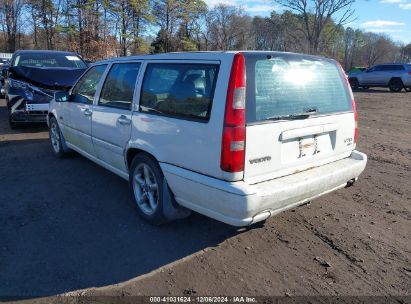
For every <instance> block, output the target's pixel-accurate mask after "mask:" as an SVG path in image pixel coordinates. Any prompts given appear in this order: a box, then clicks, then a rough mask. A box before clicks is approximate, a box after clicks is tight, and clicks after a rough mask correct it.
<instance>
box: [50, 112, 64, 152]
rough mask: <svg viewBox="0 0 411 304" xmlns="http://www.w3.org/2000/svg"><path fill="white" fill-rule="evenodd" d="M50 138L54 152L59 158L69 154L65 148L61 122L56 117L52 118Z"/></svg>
mask: <svg viewBox="0 0 411 304" xmlns="http://www.w3.org/2000/svg"><path fill="white" fill-rule="evenodd" d="M49 138H50V144H51V149H52V151H53V152H54V154H55V155H56V156H57V157H59V158H63V157H65V156H67V152H66V151H64V148H63V142H62V138H63V136H62V134H61V131H60V127H59V124H58V122H57V120H56V118H55V117H51V118H50V127H49Z"/></svg>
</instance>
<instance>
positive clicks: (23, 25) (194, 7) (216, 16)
mask: <svg viewBox="0 0 411 304" xmlns="http://www.w3.org/2000/svg"><path fill="white" fill-rule="evenodd" d="M273 1H275V0H273ZM354 1H355V0H276V2H277V4H279V5H281V6H282V7H283V8H284V10H282V11H281V12H276V11H273V12H271V14H270V16H269V17H259V16H255V17H251V16H250V14H248V13H247V11H246V10H244V8H242V7H241V6H235V5H226V4H220V5H217V6H214V7H212V8H210V7H208V6H207V4H206V3H205V2H204V1H203V0H0V52H14V51H15V50H16V49H49V50H54V49H55V50H70V51H75V52H78V53H79V54H81V55H82V56H83V57H84V58H87V59H90V60H98V59H102V58H106V57H113V56H125V55H132V54H141V53H161V52H172V51H210V50H211V51H212V50H223V51H225V50H239V49H240V50H250V49H255V50H275V51H290V52H300V53H309V54H316V55H323V56H328V57H332V58H335V59H337V60H339V61H340V63H341V64H342V65H343V66H344V68H345V69H349V68H350V67H353V66H370V65H373V64H376V63H382V62H410V61H411V44H408V45H404V44H402V43H400V42H395V41H393V40H392V39H391V38H390V37H389V36H387V35H385V34H379V33H371V32H366V31H363V30H360V29H352V28H350V27H347V25H348V23H349V22H350V21H351V20H353V18H354V17H355V12H354V11H353V9H352V4H353V3H354Z"/></svg>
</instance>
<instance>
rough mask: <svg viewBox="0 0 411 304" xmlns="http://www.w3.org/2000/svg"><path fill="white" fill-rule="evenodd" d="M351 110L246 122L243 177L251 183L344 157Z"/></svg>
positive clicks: (347, 149) (347, 151) (351, 131)
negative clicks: (316, 115) (247, 123)
mask: <svg viewBox="0 0 411 304" xmlns="http://www.w3.org/2000/svg"><path fill="white" fill-rule="evenodd" d="M354 128H355V125H354V114H353V113H342V114H338V115H329V116H323V117H316V118H310V119H305V120H295V121H286V122H275V123H265V124H258V125H251V126H247V129H246V138H247V141H246V154H245V170H244V180H246V181H247V182H249V183H251V184H253V183H258V182H261V181H265V180H269V179H273V178H277V177H280V176H284V175H289V174H293V173H296V172H298V171H303V170H307V169H309V168H312V167H316V166H320V165H323V164H326V163H330V162H333V161H336V160H338V159H342V158H345V157H348V156H349V155H350V154H351V151H352V150H353V149H354V143H353V134H354Z"/></svg>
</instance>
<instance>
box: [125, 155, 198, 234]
mask: <svg viewBox="0 0 411 304" xmlns="http://www.w3.org/2000/svg"><path fill="white" fill-rule="evenodd" d="M146 176H148V179H147V178H146ZM138 177H139V178H138ZM129 183H130V190H131V193H132V195H133V198H134V202H135V204H136V206H137V212H138V214H139V216H140V217H141V218H143V219H144V220H146V221H147V222H149V223H150V224H152V225H156V226H159V225H162V224H165V223H168V222H171V221H174V220H177V219H183V218H187V217H189V216H190V214H191V210H189V209H186V208H184V207H183V206H180V205H178V203H177V202H176V201H175V199H174V195H173V194H172V192H171V190H170V188H169V187H168V184H167V181H166V180H165V178H164V175H163V172H162V171H161V168H160V166H159V165H158V162H157V161H156V160H155V159H153V158H152V157H151V156H149V155H148V154H145V153H139V154H137V155H136V156H135V157H134V159H133V161H132V163H131V166H130V177H129ZM153 186H154V187H153ZM152 200H154V201H152Z"/></svg>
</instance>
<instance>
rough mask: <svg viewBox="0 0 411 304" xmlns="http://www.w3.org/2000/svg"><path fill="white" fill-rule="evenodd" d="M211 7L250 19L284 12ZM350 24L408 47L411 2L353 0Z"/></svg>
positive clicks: (266, 4)
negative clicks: (234, 11)
mask: <svg viewBox="0 0 411 304" xmlns="http://www.w3.org/2000/svg"><path fill="white" fill-rule="evenodd" d="M205 2H206V3H207V4H208V5H209V6H211V7H213V6H214V5H216V4H217V3H225V4H232V5H240V6H242V7H243V9H244V10H245V11H246V12H247V13H248V14H249V15H251V16H256V15H259V16H269V15H270V13H271V12H272V11H273V10H275V11H276V12H281V11H282V10H283V9H282V8H281V7H280V6H279V5H278V4H276V3H275V1H274V0H249V1H245V0H205ZM353 9H354V10H355V13H354V16H353V18H352V19H353V20H352V21H351V22H350V23H349V24H347V26H350V27H352V28H355V29H357V28H359V29H362V30H365V31H370V32H374V33H385V34H387V35H388V36H390V37H391V38H392V39H393V40H394V41H400V42H403V43H411V0H356V1H355V3H354V5H353Z"/></svg>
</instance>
